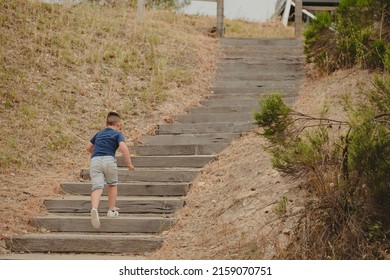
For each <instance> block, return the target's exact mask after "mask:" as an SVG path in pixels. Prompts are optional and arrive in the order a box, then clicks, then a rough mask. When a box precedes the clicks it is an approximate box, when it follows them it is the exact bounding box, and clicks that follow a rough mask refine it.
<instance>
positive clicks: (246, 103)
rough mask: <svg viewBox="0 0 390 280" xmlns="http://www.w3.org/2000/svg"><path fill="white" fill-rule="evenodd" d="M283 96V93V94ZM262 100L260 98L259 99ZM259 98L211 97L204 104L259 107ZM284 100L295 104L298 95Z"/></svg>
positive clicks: (208, 105)
mask: <svg viewBox="0 0 390 280" xmlns="http://www.w3.org/2000/svg"><path fill="white" fill-rule="evenodd" d="M282 96H283V95H282ZM259 100H260V99H259ZM259 100H256V99H243V100H236V99H231V100H224V99H209V100H207V101H204V102H203V104H204V105H205V106H207V107H221V106H223V107H242V106H244V107H251V108H254V109H258V108H259ZM283 100H284V101H285V102H286V104H287V105H292V104H294V102H295V100H296V97H283Z"/></svg>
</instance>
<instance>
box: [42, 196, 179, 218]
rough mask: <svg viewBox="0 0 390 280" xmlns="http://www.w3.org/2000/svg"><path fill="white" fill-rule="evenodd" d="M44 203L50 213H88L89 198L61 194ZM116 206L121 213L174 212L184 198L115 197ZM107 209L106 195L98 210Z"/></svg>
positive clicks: (103, 210)
mask: <svg viewBox="0 0 390 280" xmlns="http://www.w3.org/2000/svg"><path fill="white" fill-rule="evenodd" d="M44 205H45V207H46V209H47V210H48V211H49V212H50V213H89V212H90V210H91V203H90V199H89V198H86V197H82V196H69V195H68V196H63V197H60V198H50V199H45V200H44ZM116 206H117V207H119V212H120V213H121V214H123V213H126V214H134V213H137V214H139V213H148V214H150V213H163V214H165V213H174V212H175V211H176V210H178V209H180V208H182V207H183V206H184V200H182V199H181V198H176V197H137V196H134V197H131V196H128V197H123V196H119V197H118V198H117V203H116ZM107 211H108V201H107V197H102V198H101V200H100V204H99V212H101V213H104V214H106V213H107Z"/></svg>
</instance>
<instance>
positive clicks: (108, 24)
mask: <svg viewBox="0 0 390 280" xmlns="http://www.w3.org/2000/svg"><path fill="white" fill-rule="evenodd" d="M176 20H177V21H180V18H177V19H176ZM0 34H1V40H0V42H1V44H0V54H1V55H0V81H1V82H0V85H1V86H0V93H1V99H0V106H1V107H0V112H1V114H2V116H3V118H2V119H1V121H0V122H1V135H2V136H1V139H0V146H1V154H0V166H1V171H0V172H1V173H0V176H1V178H0V180H1V187H0V199H1V200H2V203H1V206H0V208H1V209H0V213H1V214H0V225H1V226H0V237H1V236H2V235H7V234H13V233H20V232H23V231H26V230H32V228H30V227H29V226H28V225H27V221H28V220H29V218H30V217H31V216H33V215H36V213H38V212H43V211H44V210H43V209H42V206H41V199H42V198H43V197H45V196H50V195H55V194H57V193H58V192H59V187H58V185H59V183H60V182H61V181H71V180H78V173H79V170H80V169H81V168H82V167H85V166H87V164H88V155H87V154H86V153H84V152H83V151H84V145H85V144H86V143H87V141H88V140H89V138H90V137H91V136H92V135H93V133H95V132H96V131H97V130H98V129H100V128H102V127H103V126H104V116H105V115H106V113H107V111H110V110H116V111H117V112H119V113H120V114H121V115H122V117H123V119H124V120H125V121H124V129H123V132H124V134H125V136H126V137H127V139H128V141H127V142H128V143H129V144H132V143H134V142H136V141H137V138H138V136H139V135H141V134H147V133H153V129H154V126H155V125H156V124H157V123H158V122H164V119H169V118H170V116H172V115H175V114H178V113H180V112H183V111H185V109H186V108H188V107H189V106H190V105H195V104H197V103H198V102H199V100H201V99H202V98H204V96H206V95H208V87H209V85H210V83H211V81H212V80H213V77H214V76H213V75H214V71H215V65H216V62H215V57H216V52H217V51H218V46H217V42H216V41H215V39H213V38H210V37H208V36H205V35H204V34H201V33H199V32H197V31H196V30H195V29H194V28H192V27H191V26H188V25H186V24H180V23H179V22H178V24H177V25H172V24H170V23H169V22H166V21H164V20H160V19H155V16H154V15H152V16H147V17H146V20H145V22H144V23H140V22H137V21H136V20H135V14H134V11H133V10H131V9H130V8H128V7H126V6H124V7H116V8H112V7H105V6H89V5H80V6H57V5H53V6H51V5H44V4H38V3H35V2H30V1H23V0H15V1H14V0H12V1H11V0H5V1H0Z"/></svg>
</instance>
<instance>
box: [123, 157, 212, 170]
mask: <svg viewBox="0 0 390 280" xmlns="http://www.w3.org/2000/svg"><path fill="white" fill-rule="evenodd" d="M213 158H214V156H212V155H183V156H133V157H132V158H131V161H132V163H133V165H134V166H135V167H137V168H138V167H203V166H205V165H206V164H207V163H209V162H210V161H211V160H212V159H213ZM116 159H117V165H118V166H126V163H125V160H124V158H123V156H118V157H116Z"/></svg>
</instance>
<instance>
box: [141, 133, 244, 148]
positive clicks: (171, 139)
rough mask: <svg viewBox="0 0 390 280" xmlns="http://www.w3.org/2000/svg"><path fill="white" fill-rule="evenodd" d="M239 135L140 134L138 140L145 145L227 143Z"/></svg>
mask: <svg viewBox="0 0 390 280" xmlns="http://www.w3.org/2000/svg"><path fill="white" fill-rule="evenodd" d="M239 137H240V134H239V133H211V134H182V135H155V136H141V138H140V140H141V141H142V142H143V143H145V144H146V145H207V144H216V143H226V144H229V143H230V142H231V141H233V140H234V139H237V138H239Z"/></svg>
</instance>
